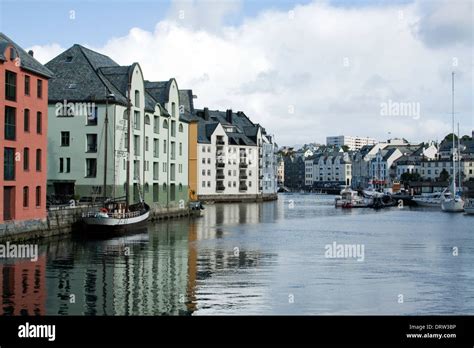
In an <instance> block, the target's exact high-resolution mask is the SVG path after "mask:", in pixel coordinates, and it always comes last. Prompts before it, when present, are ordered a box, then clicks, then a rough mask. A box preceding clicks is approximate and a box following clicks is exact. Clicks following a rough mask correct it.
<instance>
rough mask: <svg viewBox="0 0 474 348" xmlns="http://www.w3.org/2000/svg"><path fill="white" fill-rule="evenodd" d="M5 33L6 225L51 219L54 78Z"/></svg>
mask: <svg viewBox="0 0 474 348" xmlns="http://www.w3.org/2000/svg"><path fill="white" fill-rule="evenodd" d="M51 76H52V72H51V71H50V70H49V69H47V68H46V67H44V66H43V65H41V64H40V63H39V62H38V61H37V60H36V59H34V58H33V52H29V53H27V52H25V51H24V50H23V49H22V48H21V47H19V46H18V45H17V44H16V43H14V42H13V41H12V40H11V39H9V38H8V37H7V36H5V35H4V34H3V33H0V163H2V168H1V169H0V170H1V172H0V207H1V208H0V223H4V222H8V221H21V220H36V219H44V218H45V217H46V174H47V166H46V154H47V131H48V129H47V125H48V120H47V117H48V79H49V78H50V77H51Z"/></svg>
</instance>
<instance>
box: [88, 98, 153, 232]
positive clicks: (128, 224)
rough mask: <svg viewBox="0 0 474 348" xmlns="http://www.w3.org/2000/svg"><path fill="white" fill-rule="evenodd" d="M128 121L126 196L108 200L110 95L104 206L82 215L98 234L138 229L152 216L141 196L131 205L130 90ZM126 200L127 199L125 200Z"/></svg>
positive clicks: (105, 138) (107, 121) (106, 129)
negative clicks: (138, 200)
mask: <svg viewBox="0 0 474 348" xmlns="http://www.w3.org/2000/svg"><path fill="white" fill-rule="evenodd" d="M128 92H129V93H128V96H127V99H128V103H127V104H128V106H127V113H128V121H127V127H128V131H127V144H128V148H127V177H126V195H125V197H121V198H113V199H108V198H107V150H108V124H109V119H108V100H109V97H112V98H113V97H114V96H113V94H109V95H107V97H106V109H105V119H104V133H105V136H104V142H105V146H104V184H103V188H102V192H103V194H104V204H103V206H102V207H98V208H96V209H94V210H92V211H89V212H87V213H84V214H83V215H82V221H83V223H84V225H85V227H86V229H87V230H93V231H96V232H114V231H116V232H118V231H122V230H128V229H130V228H136V227H137V226H138V225H140V224H143V223H146V221H147V220H148V218H149V216H150V207H149V206H148V205H147V204H146V203H145V202H144V201H143V198H142V197H141V195H139V196H140V202H138V203H136V204H130V157H131V144H130V137H131V134H132V132H131V122H130V108H131V104H130V89H129V91H128ZM124 198H125V199H124Z"/></svg>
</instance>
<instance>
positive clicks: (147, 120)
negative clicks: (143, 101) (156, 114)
mask: <svg viewBox="0 0 474 348" xmlns="http://www.w3.org/2000/svg"><path fill="white" fill-rule="evenodd" d="M145 124H150V116H149V115H145Z"/></svg>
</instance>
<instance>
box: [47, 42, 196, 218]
mask: <svg viewBox="0 0 474 348" xmlns="http://www.w3.org/2000/svg"><path fill="white" fill-rule="evenodd" d="M46 66H47V67H48V68H49V69H51V70H52V71H53V72H54V73H55V76H54V78H53V79H52V80H51V83H50V85H49V110H48V123H49V130H50V131H49V134H48V142H49V147H48V158H49V161H48V194H49V195H51V196H52V197H59V198H61V197H73V196H74V197H75V198H76V199H84V200H94V199H97V197H112V196H115V197H120V196H124V195H127V194H128V196H129V198H130V201H131V202H137V201H138V200H139V199H140V196H142V197H144V199H145V201H146V202H147V203H149V204H150V206H152V208H154V209H160V208H167V209H168V208H169V207H179V208H183V207H184V205H185V204H186V203H187V201H188V197H189V195H188V125H189V119H188V118H187V117H186V114H185V113H181V112H179V111H180V110H181V109H182V108H180V107H179V106H180V94H179V89H178V85H177V82H176V80H175V79H170V80H168V81H160V82H153V81H146V80H145V79H144V76H143V73H142V70H141V67H140V65H139V64H138V63H133V64H131V65H129V66H120V65H118V64H117V63H116V62H115V61H113V60H112V59H111V58H109V57H107V56H105V55H102V54H100V53H98V52H94V51H92V50H90V49H87V48H85V47H82V46H80V45H74V46H72V47H71V48H69V49H68V50H66V51H64V52H63V53H61V54H60V55H58V56H57V57H55V58H54V59H52V60H51V61H50V62H48V63H47V64H46ZM105 120H107V121H108V123H107V127H105V124H106V123H105ZM128 122H131V124H130V125H129V123H128ZM105 129H107V130H108V131H107V133H105ZM129 129H130V132H131V134H130V137H129V136H128V132H129ZM129 148H130V153H131V156H130V157H129V156H128V153H129V150H128V149H129ZM105 149H107V152H105ZM105 154H106V155H107V170H105V165H104V156H105ZM127 162H129V163H127ZM127 170H128V171H129V175H130V178H131V182H130V186H129V187H128V188H127V187H126V185H125V182H126V175H127ZM105 179H107V186H106V188H105V192H103V191H102V187H103V184H104V182H105Z"/></svg>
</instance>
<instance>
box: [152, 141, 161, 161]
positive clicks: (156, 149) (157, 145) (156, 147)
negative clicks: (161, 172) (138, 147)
mask: <svg viewBox="0 0 474 348" xmlns="http://www.w3.org/2000/svg"><path fill="white" fill-rule="evenodd" d="M153 157H160V142H159V141H158V139H153Z"/></svg>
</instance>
